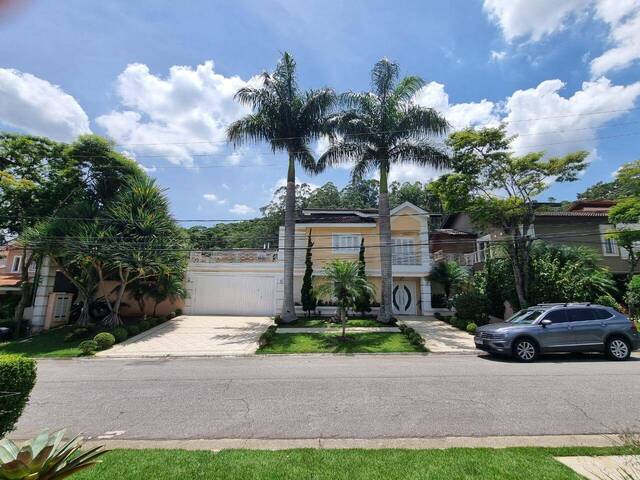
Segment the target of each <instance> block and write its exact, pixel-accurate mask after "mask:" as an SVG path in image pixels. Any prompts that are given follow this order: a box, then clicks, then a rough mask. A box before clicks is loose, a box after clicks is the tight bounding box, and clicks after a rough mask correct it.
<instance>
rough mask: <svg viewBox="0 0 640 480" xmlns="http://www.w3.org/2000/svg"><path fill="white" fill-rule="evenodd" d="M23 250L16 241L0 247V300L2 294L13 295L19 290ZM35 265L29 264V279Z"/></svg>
mask: <svg viewBox="0 0 640 480" xmlns="http://www.w3.org/2000/svg"><path fill="white" fill-rule="evenodd" d="M23 257H24V252H23V249H22V247H21V246H20V245H19V244H18V243H17V242H15V241H14V242H9V243H7V244H6V245H3V246H2V247H0V301H2V300H1V297H2V296H3V295H15V294H17V293H19V292H20V279H21V276H22V262H23V261H24V258H23ZM35 273H36V266H35V264H32V265H30V266H29V279H30V280H33V276H34V275H35Z"/></svg>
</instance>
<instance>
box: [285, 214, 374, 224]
mask: <svg viewBox="0 0 640 480" xmlns="http://www.w3.org/2000/svg"><path fill="white" fill-rule="evenodd" d="M296 223H376V219H375V218H373V217H362V216H360V215H356V214H347V213H339V212H337V213H335V214H334V213H316V214H311V215H302V216H300V217H298V218H296Z"/></svg>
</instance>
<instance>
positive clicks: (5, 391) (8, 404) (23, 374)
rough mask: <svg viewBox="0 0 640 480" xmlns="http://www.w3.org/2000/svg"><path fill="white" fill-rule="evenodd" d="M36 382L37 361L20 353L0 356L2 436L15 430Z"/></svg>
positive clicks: (0, 435)
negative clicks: (14, 427)
mask: <svg viewBox="0 0 640 480" xmlns="http://www.w3.org/2000/svg"><path fill="white" fill-rule="evenodd" d="M35 383H36V362H35V361H34V360H32V359H30V358H25V357H21V356H19V355H1V356H0V385H2V387H0V390H2V392H0V438H2V437H4V436H5V435H6V434H7V433H8V432H10V431H11V430H13V426H14V425H15V424H16V422H17V421H18V419H19V418H20V415H21V414H22V410H24V407H25V405H26V404H27V401H28V400H29V394H30V393H31V390H32V389H33V386H34V385H35Z"/></svg>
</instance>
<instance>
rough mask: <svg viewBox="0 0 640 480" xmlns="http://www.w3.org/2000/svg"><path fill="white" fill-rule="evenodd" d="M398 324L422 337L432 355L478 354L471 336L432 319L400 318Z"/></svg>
mask: <svg viewBox="0 0 640 480" xmlns="http://www.w3.org/2000/svg"><path fill="white" fill-rule="evenodd" d="M398 321H399V322H400V323H404V324H405V325H407V326H408V327H411V328H413V329H414V330H415V331H416V332H418V333H419V334H420V335H422V338H424V340H425V344H426V346H427V348H428V349H429V351H430V352H432V353H468V354H470V353H478V350H477V349H476V345H475V343H474V342H473V336H471V335H469V334H468V333H467V332H463V331H462V330H459V329H457V328H455V327H452V326H451V325H449V324H448V323H445V322H443V321H442V320H437V319H435V318H433V317H400V318H399V319H398Z"/></svg>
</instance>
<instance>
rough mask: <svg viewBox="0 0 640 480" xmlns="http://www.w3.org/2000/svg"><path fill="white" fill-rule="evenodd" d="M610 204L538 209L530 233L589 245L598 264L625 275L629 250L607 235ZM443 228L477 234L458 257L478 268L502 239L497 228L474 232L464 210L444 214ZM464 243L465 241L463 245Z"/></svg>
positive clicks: (582, 202)
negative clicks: (595, 253)
mask: <svg viewBox="0 0 640 480" xmlns="http://www.w3.org/2000/svg"><path fill="white" fill-rule="evenodd" d="M613 205H615V202H614V201H612V200H579V201H577V202H574V203H573V204H572V205H571V206H570V207H569V208H568V209H567V210H559V209H552V210H538V211H536V214H535V219H534V222H533V225H532V227H531V229H530V230H529V235H531V236H532V237H534V238H537V239H540V240H544V241H546V242H549V243H556V244H562V245H571V246H578V245H582V246H585V247H589V248H591V249H593V250H594V251H596V252H597V253H598V254H599V263H600V265H602V266H605V267H607V268H609V270H610V271H611V272H612V273H613V274H614V275H623V274H626V273H627V272H628V270H629V265H628V262H627V258H628V252H626V251H625V250H624V249H622V248H619V247H618V245H616V242H615V241H614V240H612V239H610V238H607V236H606V233H607V232H608V231H610V230H611V229H613V228H614V226H613V225H611V224H610V223H609V221H608V213H609V209H610V208H611V207H612V206H613ZM443 229H445V230H446V229H451V230H456V231H463V232H466V233H468V234H470V235H476V236H477V238H476V241H475V246H474V247H475V248H474V249H472V250H471V251H469V252H466V253H465V254H463V255H462V256H460V257H459V261H460V263H461V264H462V265H467V266H473V267H474V268H479V267H480V268H481V266H482V263H483V262H484V260H485V258H486V255H487V252H488V249H489V247H490V245H491V242H492V241H496V240H500V239H502V238H504V237H503V235H502V233H501V232H499V231H497V230H495V231H491V232H479V231H477V230H476V229H475V228H474V227H473V225H472V223H471V220H470V218H469V216H468V215H467V214H466V213H458V214H453V215H449V216H447V217H446V218H445V219H444V221H443ZM467 246H468V244H467V243H465V245H464V248H467ZM449 248H452V247H451V246H449ZM460 248H462V245H461V247H460Z"/></svg>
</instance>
